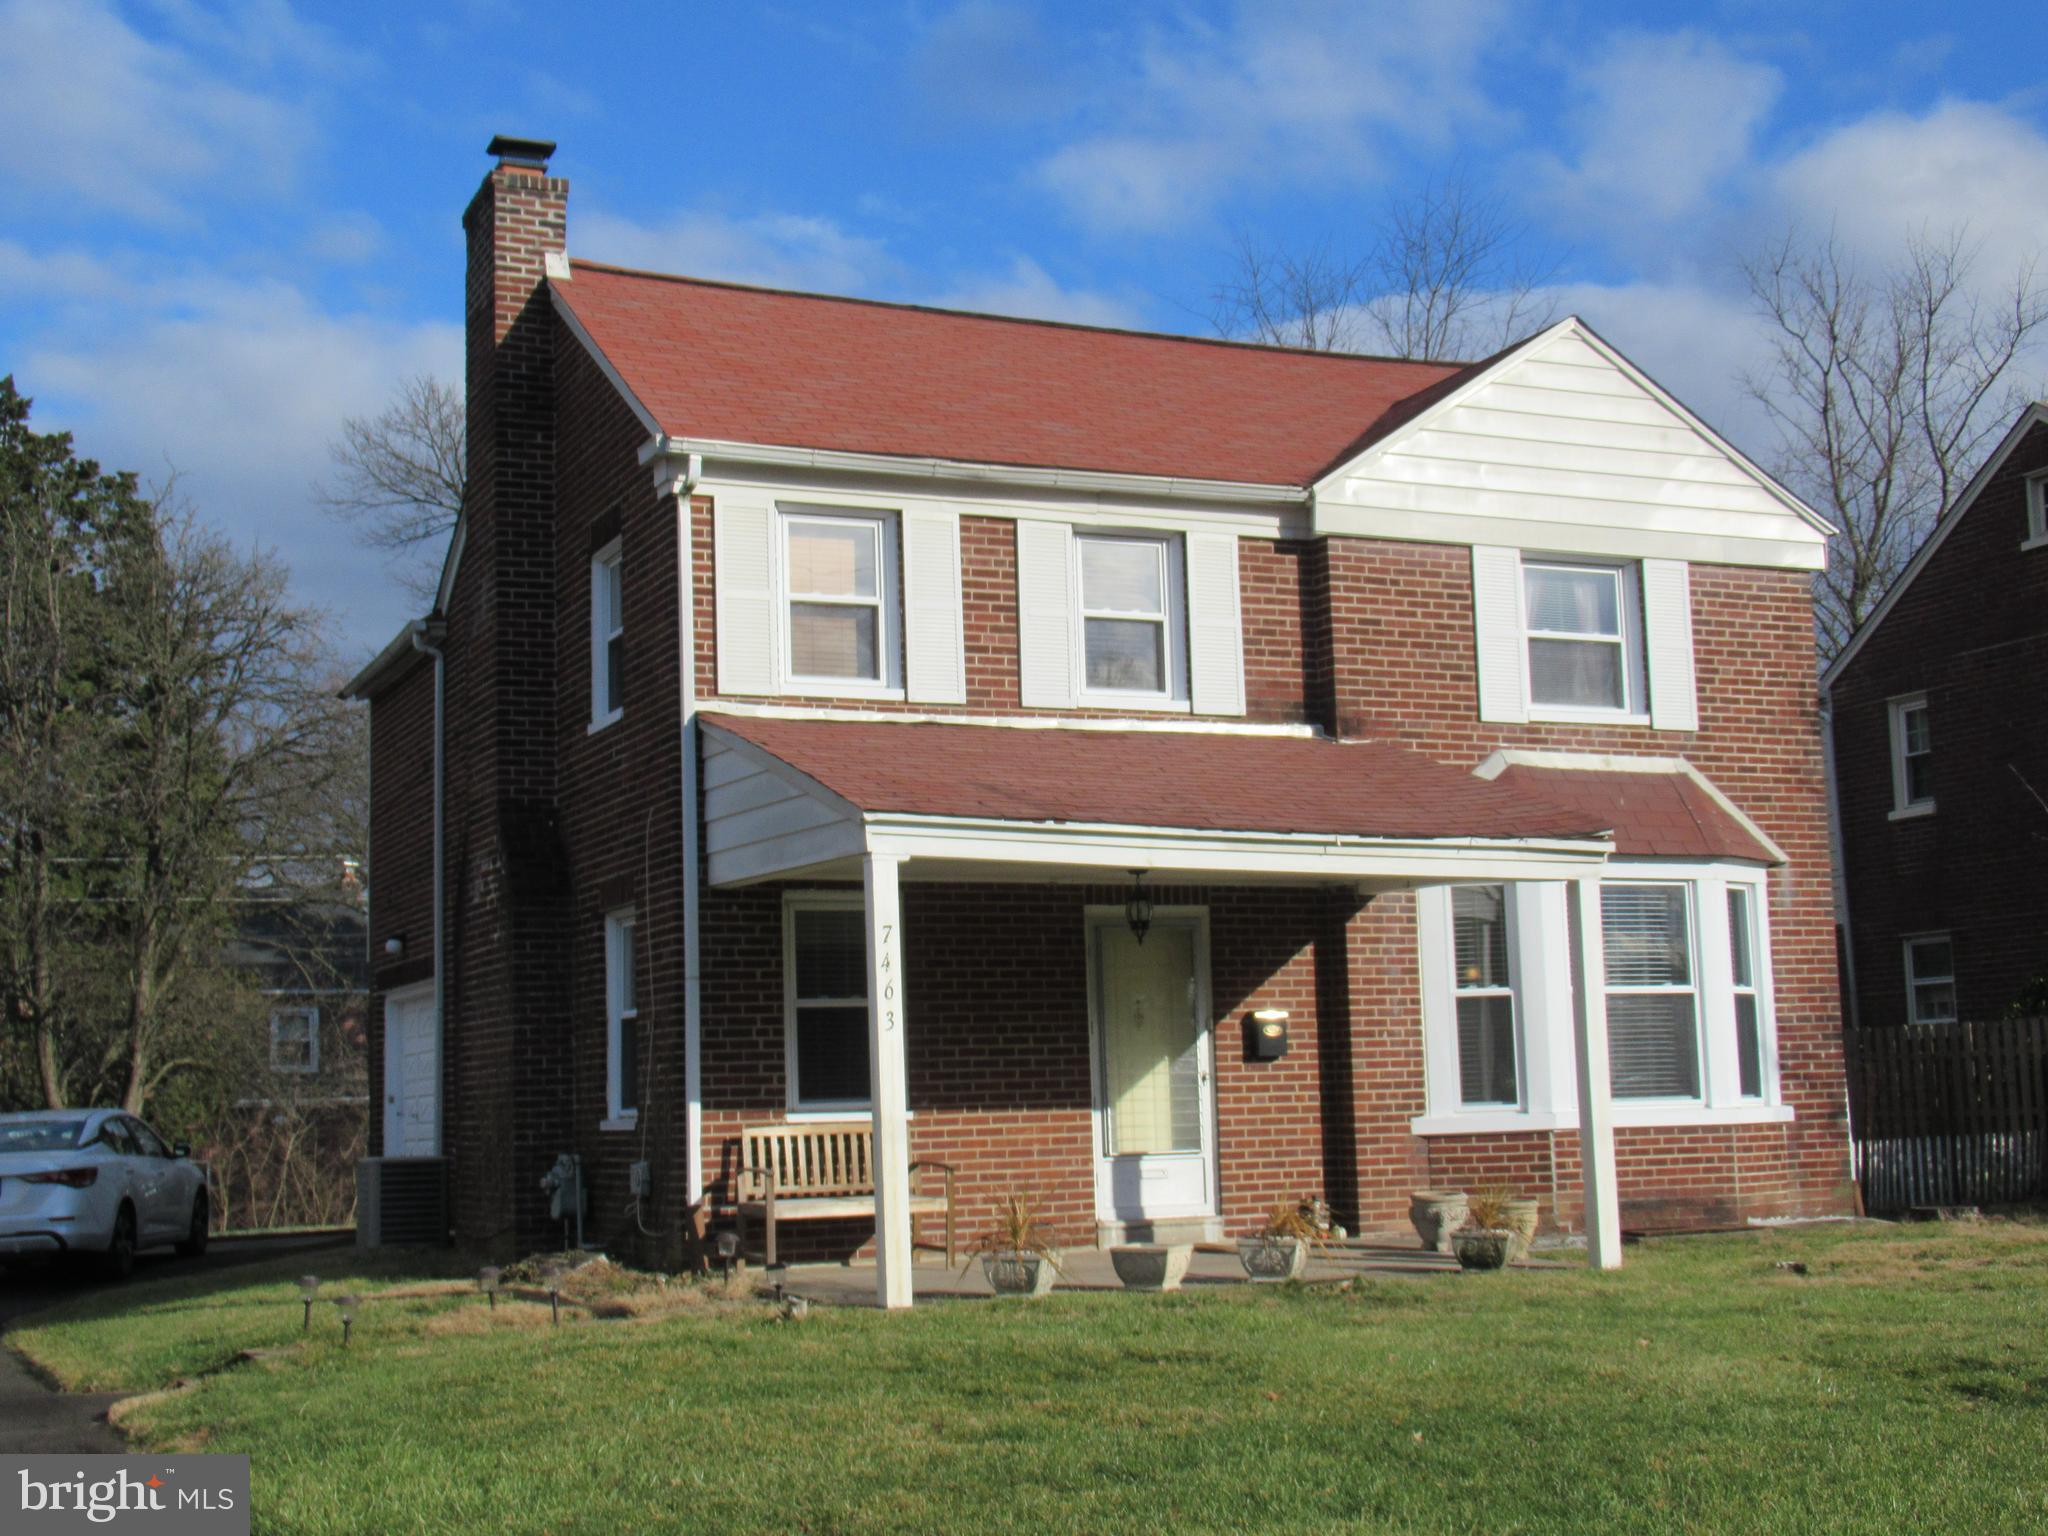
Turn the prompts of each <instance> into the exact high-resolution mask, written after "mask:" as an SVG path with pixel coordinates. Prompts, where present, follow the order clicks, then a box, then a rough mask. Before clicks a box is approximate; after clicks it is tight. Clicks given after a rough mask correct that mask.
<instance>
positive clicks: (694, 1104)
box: [670, 453, 704, 1206]
mask: <svg viewBox="0 0 2048 1536" xmlns="http://www.w3.org/2000/svg"><path fill="white" fill-rule="evenodd" d="M703 475H704V458H703V455H701V454H695V453H693V454H691V455H689V457H688V458H686V459H685V460H684V467H683V474H682V477H681V479H679V480H675V481H672V482H670V489H671V490H672V491H673V492H674V494H675V498H676V629H677V644H678V646H679V647H680V649H681V661H682V665H681V666H680V667H679V668H678V669H677V670H678V671H679V673H680V674H681V701H680V702H681V709H682V718H683V788H682V795H683V1185H684V1199H685V1201H686V1203H687V1205H689V1206H695V1205H698V1204H700V1203H701V1202H702V1201H703V1199H704V1090H703V1038H704V988H703V968H702V954H703V943H702V935H701V932H700V929H699V925H698V921H697V905H698V901H699V899H700V897H701V895H702V890H701V886H702V881H701V878H700V876H699V873H698V871H699V864H700V859H701V850H700V848H699V843H700V842H701V840H702V833H701V831H700V829H699V826H698V821H697V643H696V636H697V614H696V608H697V598H696V592H697V583H696V578H695V565H694V560H695V556H694V554H693V553H692V550H691V547H690V522H691V511H690V493H691V492H692V491H694V490H695V489H696V488H697V482H698V481H699V480H700V479H702V478H703Z"/></svg>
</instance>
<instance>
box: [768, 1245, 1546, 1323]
mask: <svg viewBox="0 0 2048 1536" xmlns="http://www.w3.org/2000/svg"><path fill="white" fill-rule="evenodd" d="M1059 1262H1060V1275H1059V1278H1058V1279H1057V1280H1056V1281H1055V1282H1054V1285H1053V1289H1054V1290H1056V1291H1121V1290H1123V1289H1124V1286H1123V1283H1122V1282H1121V1281H1119V1280H1118V1279H1117V1277H1116V1271H1115V1269H1114V1268H1113V1267H1112V1266H1111V1263H1110V1257H1109V1254H1108V1253H1107V1252H1106V1251H1105V1250H1103V1249H1099V1248H1076V1249H1072V1250H1070V1251H1068V1252H1064V1253H1062V1254H1061V1255H1060V1258H1059ZM1524 1263H1525V1266H1527V1267H1534V1268H1554V1267H1556V1264H1557V1261H1556V1260H1555V1259H1552V1258H1539V1259H1533V1260H1527V1261H1524ZM1457 1273H1459V1270H1458V1261H1457V1260H1456V1259H1454V1258H1452V1257H1451V1256H1450V1255H1449V1254H1442V1253H1432V1252H1429V1251H1428V1250H1426V1249H1423V1248H1420V1247H1400V1246H1396V1245H1393V1244H1391V1243H1372V1242H1356V1241H1350V1242H1340V1243H1333V1244H1331V1245H1330V1247H1329V1248H1327V1249H1325V1250H1323V1251H1321V1252H1318V1253H1315V1254H1313V1255H1312V1256H1311V1257H1310V1259H1309V1262H1308V1268H1307V1269H1306V1270H1305V1271H1304V1272H1303V1274H1302V1277H1301V1278H1302V1282H1303V1283H1304V1284H1306V1285H1337V1284H1341V1283H1342V1282H1344V1281H1346V1280H1350V1279H1352V1278H1354V1277H1356V1276H1359V1275H1381V1276H1404V1275H1405V1276H1415V1277H1425V1276H1431V1275H1439V1276H1441V1275H1455V1274H1457ZM910 1280H911V1293H912V1297H913V1299H914V1300H915V1301H917V1302H919V1303H924V1302H941V1301H974V1300H983V1301H986V1300H993V1299H994V1296H995V1292H994V1291H992V1290H990V1289H989V1284H988V1281H987V1280H986V1279H985V1278H984V1277H983V1275H982V1272H981V1266H980V1265H979V1264H978V1263H973V1262H969V1263H967V1264H964V1265H961V1264H955V1265H950V1266H949V1265H945V1264H940V1263H937V1262H935V1261H927V1260H925V1259H924V1258H922V1257H921V1258H920V1259H919V1261H918V1262H916V1263H913V1264H912V1265H911V1270H910ZM769 1283H770V1284H771V1285H776V1284H779V1285H780V1286H781V1287H782V1290H783V1292H784V1294H786V1295H790V1296H801V1297H803V1298H804V1299H805V1300H806V1301H809V1302H811V1303H813V1304H814V1305H820V1306H858V1307H872V1306H876V1305H880V1304H881V1302H880V1298H879V1296H878V1294H877V1291H878V1286H877V1276H876V1273H875V1265H874V1264H873V1263H871V1262H855V1263H850V1264H792V1265H790V1266H788V1267H787V1268H786V1269H784V1270H781V1271H780V1272H771V1273H770V1279H769ZM1251 1283H1252V1282H1251V1281H1250V1280H1247V1279H1246V1278H1245V1273H1244V1266H1243V1265H1242V1264H1240V1263H1239V1262H1238V1259H1237V1254H1236V1252H1235V1250H1234V1249H1232V1248H1230V1247H1229V1246H1228V1245H1225V1244H1218V1243H1209V1244H1201V1245H1198V1246H1197V1247H1196V1248H1195V1251H1194V1253H1193V1255H1192V1256H1191V1257H1190V1259H1189V1261H1188V1272H1187V1276H1186V1278H1185V1279H1183V1280H1182V1282H1181V1288H1182V1289H1183V1290H1187V1291H1207V1290H1214V1289H1216V1288H1218V1287H1223V1286H1233V1285H1250V1284H1251Z"/></svg>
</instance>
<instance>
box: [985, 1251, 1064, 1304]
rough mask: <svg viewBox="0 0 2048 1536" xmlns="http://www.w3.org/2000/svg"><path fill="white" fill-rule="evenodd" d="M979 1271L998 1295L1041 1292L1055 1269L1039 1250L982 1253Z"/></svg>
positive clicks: (1047, 1287)
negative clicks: (1034, 1251) (1031, 1251)
mask: <svg viewBox="0 0 2048 1536" xmlns="http://www.w3.org/2000/svg"><path fill="white" fill-rule="evenodd" d="M981 1272H982V1274H984V1275H986V1276H987V1277H988V1285H989V1289H990V1290H992V1291H994V1292H995V1293H996V1294H997V1295H998V1296H1043V1295H1044V1294H1045V1293H1046V1292H1047V1291H1049V1290H1051V1289H1052V1282H1053V1277H1054V1275H1056V1274H1057V1273H1058V1271H1057V1270H1056V1269H1054V1268H1053V1262H1052V1260H1051V1259H1050V1258H1048V1257H1047V1256H1046V1255H1045V1254H1042V1253H984V1254H983V1255H982V1256H981Z"/></svg>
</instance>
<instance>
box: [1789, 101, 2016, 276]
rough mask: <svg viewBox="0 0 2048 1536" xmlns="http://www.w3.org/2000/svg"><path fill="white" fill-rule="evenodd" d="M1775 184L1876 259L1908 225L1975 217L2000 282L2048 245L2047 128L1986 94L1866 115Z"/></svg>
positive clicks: (1933, 225)
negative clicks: (1919, 109)
mask: <svg viewBox="0 0 2048 1536" xmlns="http://www.w3.org/2000/svg"><path fill="white" fill-rule="evenodd" d="M1772 187H1773V191H1774V192H1775V194H1776V197H1777V200H1778V201H1779V203H1780V204H1781V205H1782V207H1783V209H1784V210H1785V212H1787V213H1788V214H1789V215H1791V216H1794V217H1797V218H1799V219H1800V220H1801V221H1802V223H1804V224H1805V225H1806V226H1807V227H1808V228H1809V229H1816V228H1826V227H1827V226H1829V225H1832V226H1833V227H1834V228H1835V229H1836V231H1837V232H1838V233H1839V235H1840V236H1841V237H1842V239H1843V240H1844V241H1845V242H1847V243H1848V244H1849V245H1850V246H1851V247H1852V248H1853V249H1856V250H1858V251H1860V252H1861V253H1863V254H1865V255H1867V256H1871V257H1874V258H1877V259H1889V258H1892V257H1895V256H1896V255H1897V253H1898V252H1899V250H1900V249H1901V247H1902V245H1903V242H1904V240H1905V238H1906V236H1907V235H1909V234H1914V233H1918V232H1920V231H1922V230H1925V231H1928V232H1930V233H1932V234H1934V235H1936V236H1941V235H1944V234H1946V233H1948V232H1949V231H1950V230H1952V229H1955V228H1957V227H1958V226H1961V225H1964V224H1967V225H1968V226H1969V229H1970V233H1971V234H1972V236H1974V237H1975V238H1976V239H1978V240H1980V241H1982V242H1983V258H1982V261H1981V263H1980V266H1979V270H1978V275H1979V276H1980V277H1981V278H1983V279H1984V280H1985V281H1987V282H1988V283H1991V284H1992V285H1994V286H1996V285H1997V284H2000V283H2003V282H2006V281H2009V280H2010V278H2011V275H2012V274H2013V272H2014V271H2016V270H2017V269H2018V266H2019V264H2020V263H2021V262H2022V261H2024V260H2026V259H2027V258H2028V257H2030V256H2033V255H2037V254H2040V253H2042V252H2043V250H2044V248H2048V217H2044V211H2048V136H2044V135H2043V134H2042V133H2041V131H2040V130H2039V129H2038V128H2036V127H2035V126H2034V125H2033V124H2031V123H2028V122H2025V121H2022V120H2021V119H2020V118H2018V117H2015V116H2013V115H2012V114H2010V113H2008V112H2004V111H2001V110H1999V109H1998V108H1996V107H1992V106H1986V105H1983V104H1982V103H1978V102H1964V101H1951V102H1944V103H1942V104H1941V105H1939V106H1937V107H1935V108H1933V109H1932V110H1930V111H1929V112H1927V113H1925V114H1924V115H1921V116H1918V117H1915V116H1911V115H1909V114H1907V113H1903V112H1880V113H1875V114H1873V115H1871V116H1869V117H1865V118H1861V119H1859V120H1857V121H1855V122H1852V123H1849V124H1847V125H1845V126H1843V127H1840V128H1837V129H1835V130H1834V131H1833V132H1831V133H1828V134H1827V135H1825V136H1824V137H1822V138H1821V139H1819V140H1818V141H1817V142H1815V143H1814V144H1812V145H1811V146H1809V147H1808V148H1806V149H1804V150H1802V151H1801V152H1799V153H1797V154H1795V155H1793V156H1791V157H1790V158H1789V159H1787V160H1785V161H1784V162H1783V163H1781V164H1780V165H1778V166H1777V167H1776V168H1775V170H1774V171H1773V173H1772ZM2043 275H2044V277H2048V271H2044V273H2043Z"/></svg>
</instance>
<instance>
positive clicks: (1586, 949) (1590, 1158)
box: [1565, 875, 1621, 1269]
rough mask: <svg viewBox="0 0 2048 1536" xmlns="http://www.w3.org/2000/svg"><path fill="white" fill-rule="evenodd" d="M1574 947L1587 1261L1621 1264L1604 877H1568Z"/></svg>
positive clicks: (1614, 1266)
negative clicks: (1603, 923)
mask: <svg viewBox="0 0 2048 1536" xmlns="http://www.w3.org/2000/svg"><path fill="white" fill-rule="evenodd" d="M1565 905H1566V908H1567V910H1568V911H1569V914H1570V926H1571V951H1572V1036H1573V1039H1574V1042H1575V1044H1576V1046H1577V1055H1578V1064H1579V1167H1580V1172H1581V1174H1582V1175H1583V1177H1584V1179H1585V1206H1586V1212H1585V1221H1586V1262H1587V1263H1588V1264H1590V1265H1591V1266H1592V1267H1593V1268H1594V1269H1619V1268H1621V1195H1620V1190H1619V1187H1618V1186H1617V1184H1616V1182H1615V1177H1614V1096H1613V1090H1612V1083H1611V1081H1610V1076H1609V1072H1608V1062H1607V947H1606V942H1605V939H1604V937H1603V935H1602V933H1601V928H1600V881H1599V878H1598V877H1597V876H1592V875H1582V876H1580V877H1579V878H1577V879H1574V880H1571V881H1568V882H1566V887H1565Z"/></svg>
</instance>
